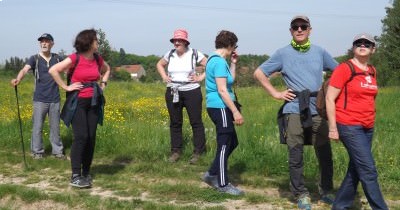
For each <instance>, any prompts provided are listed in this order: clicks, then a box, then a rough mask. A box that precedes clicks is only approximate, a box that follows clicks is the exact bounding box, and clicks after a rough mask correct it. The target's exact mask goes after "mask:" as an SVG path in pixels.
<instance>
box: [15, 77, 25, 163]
mask: <svg viewBox="0 0 400 210" xmlns="http://www.w3.org/2000/svg"><path fill="white" fill-rule="evenodd" d="M14 88H15V97H16V98H17V110H18V120H19V132H20V135H21V145H22V153H23V155H24V164H25V168H28V166H27V164H26V158H25V146H24V137H23V135H22V121H21V114H20V112H19V101H18V88H17V85H15V86H14Z"/></svg>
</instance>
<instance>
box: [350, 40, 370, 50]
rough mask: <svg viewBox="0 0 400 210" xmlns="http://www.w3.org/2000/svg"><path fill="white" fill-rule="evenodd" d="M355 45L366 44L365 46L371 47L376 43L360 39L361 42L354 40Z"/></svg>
mask: <svg viewBox="0 0 400 210" xmlns="http://www.w3.org/2000/svg"><path fill="white" fill-rule="evenodd" d="M353 46H354V47H362V46H364V47H365V48H370V47H373V46H374V43H372V42H368V41H360V42H354V43H353Z"/></svg>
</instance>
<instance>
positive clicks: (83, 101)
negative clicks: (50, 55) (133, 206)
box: [49, 29, 110, 188]
mask: <svg viewBox="0 0 400 210" xmlns="http://www.w3.org/2000/svg"><path fill="white" fill-rule="evenodd" d="M74 47H75V49H76V53H74V54H71V55H69V56H68V57H67V58H65V59H64V60H63V61H62V62H60V63H58V64H56V65H54V66H53V67H51V68H50V71H49V72H50V74H51V75H52V76H53V78H54V80H55V81H56V83H57V84H58V85H59V86H60V87H61V88H62V89H64V90H65V91H67V93H68V94H67V95H68V97H67V99H66V102H67V103H66V104H64V107H63V111H62V118H63V120H64V122H65V123H66V125H69V123H71V124H72V130H73V136H74V140H73V142H72V146H71V167H72V176H71V181H70V185H71V186H73V187H78V188H85V187H90V186H91V184H92V178H91V176H90V166H91V164H92V160H93V154H94V148H95V142H96V130H97V124H102V121H103V114H104V103H105V101H104V97H103V90H104V89H105V87H106V86H107V80H108V77H109V75H110V66H109V65H108V64H107V63H106V62H105V61H104V60H103V58H102V57H101V56H99V55H98V54H97V50H98V47H99V43H98V40H97V32H96V31H95V30H94V29H88V30H83V31H81V32H80V33H79V34H78V35H77V36H76V39H75V43H74ZM64 70H68V80H70V81H68V83H67V84H66V83H65V82H64V81H63V80H62V78H61V76H60V73H61V72H63V71H64ZM98 81H100V82H98ZM69 102H70V103H69ZM74 102H76V103H74ZM66 110H68V111H66ZM65 112H66V113H65ZM69 121H70V122H69Z"/></svg>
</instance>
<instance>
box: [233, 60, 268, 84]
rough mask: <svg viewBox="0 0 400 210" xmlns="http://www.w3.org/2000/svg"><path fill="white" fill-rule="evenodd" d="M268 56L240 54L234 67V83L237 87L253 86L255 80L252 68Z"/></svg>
mask: <svg viewBox="0 0 400 210" xmlns="http://www.w3.org/2000/svg"><path fill="white" fill-rule="evenodd" d="M268 58H269V56H268V55H250V54H249V55H240V57H239V62H238V64H237V67H236V75H237V77H236V84H237V86H239V87H247V86H253V85H254V84H256V83H255V80H254V78H253V73H254V70H256V69H257V67H258V66H259V65H260V64H261V63H263V62H264V61H266V60H267V59H268Z"/></svg>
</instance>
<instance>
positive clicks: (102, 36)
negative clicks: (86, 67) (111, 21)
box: [96, 29, 112, 62]
mask: <svg viewBox="0 0 400 210" xmlns="http://www.w3.org/2000/svg"><path fill="white" fill-rule="evenodd" d="M96 32H97V34H98V36H99V40H98V43H99V50H98V51H99V53H100V55H101V56H102V57H103V58H104V60H106V61H107V62H108V61H109V60H110V59H111V52H112V49H111V46H110V43H109V42H108V40H107V39H106V33H105V32H104V31H102V30H101V29H96Z"/></svg>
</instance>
